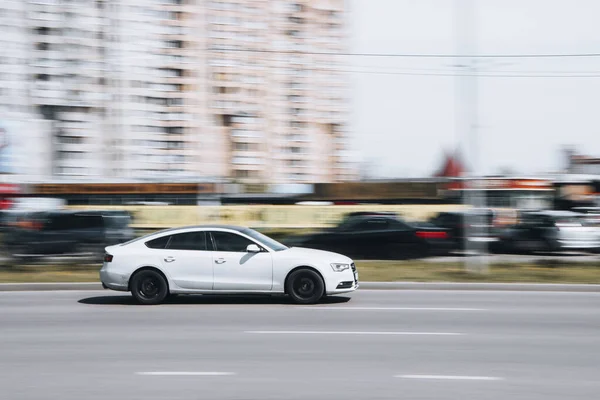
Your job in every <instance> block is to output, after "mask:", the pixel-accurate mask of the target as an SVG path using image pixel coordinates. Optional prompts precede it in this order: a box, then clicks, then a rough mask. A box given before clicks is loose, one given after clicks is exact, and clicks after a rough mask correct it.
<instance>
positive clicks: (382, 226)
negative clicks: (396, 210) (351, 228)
mask: <svg viewBox="0 0 600 400" xmlns="http://www.w3.org/2000/svg"><path fill="white" fill-rule="evenodd" d="M356 229H357V230H359V231H382V230H386V229H390V221H389V220H387V219H383V218H372V219H367V220H365V221H362V222H361V223H359V224H358V225H356Z"/></svg>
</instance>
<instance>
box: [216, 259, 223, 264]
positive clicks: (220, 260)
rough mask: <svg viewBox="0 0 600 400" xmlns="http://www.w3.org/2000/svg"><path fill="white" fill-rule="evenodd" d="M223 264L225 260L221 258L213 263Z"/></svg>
mask: <svg viewBox="0 0 600 400" xmlns="http://www.w3.org/2000/svg"><path fill="white" fill-rule="evenodd" d="M224 262H225V259H223V258H217V259H216V260H215V263H217V264H223V263H224Z"/></svg>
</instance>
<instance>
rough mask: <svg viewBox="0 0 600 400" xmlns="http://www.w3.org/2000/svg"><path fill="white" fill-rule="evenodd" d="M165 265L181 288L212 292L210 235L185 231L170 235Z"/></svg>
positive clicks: (163, 253)
mask: <svg viewBox="0 0 600 400" xmlns="http://www.w3.org/2000/svg"><path fill="white" fill-rule="evenodd" d="M156 240H159V239H156ZM163 240H164V239H163ZM150 246H152V243H150V245H149V247H150ZM159 246H160V245H159ZM161 263H162V266H163V268H164V270H165V271H166V273H167V274H168V275H169V277H170V278H171V279H172V280H173V282H175V284H176V285H177V286H179V287H180V288H182V289H194V290H212V288H213V258H212V252H211V251H209V250H208V236H207V234H206V232H204V231H195V232H184V233H177V234H174V235H171V236H169V239H168V241H167V242H166V244H165V245H164V249H161Z"/></svg>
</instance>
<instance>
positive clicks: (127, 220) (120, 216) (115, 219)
mask: <svg viewBox="0 0 600 400" xmlns="http://www.w3.org/2000/svg"><path fill="white" fill-rule="evenodd" d="M77 215H96V216H101V217H102V219H103V220H104V233H105V244H106V245H113V244H118V243H124V242H128V241H130V240H132V239H133V238H135V231H134V230H133V228H132V227H131V221H132V218H131V214H130V213H128V212H127V211H122V210H85V211H78V212H77Z"/></svg>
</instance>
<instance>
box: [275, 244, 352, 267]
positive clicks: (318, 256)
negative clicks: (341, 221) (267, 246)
mask: <svg viewBox="0 0 600 400" xmlns="http://www.w3.org/2000/svg"><path fill="white" fill-rule="evenodd" d="M277 254H281V255H282V256H285V257H292V258H301V259H306V260H311V259H315V260H318V261H327V262H332V263H335V262H337V263H345V264H350V263H352V259H351V258H349V257H346V256H345V255H343V254H338V253H334V252H331V251H325V250H316V249H307V248H304V247H290V248H289V249H287V250H283V251H281V252H278V253H277Z"/></svg>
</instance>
